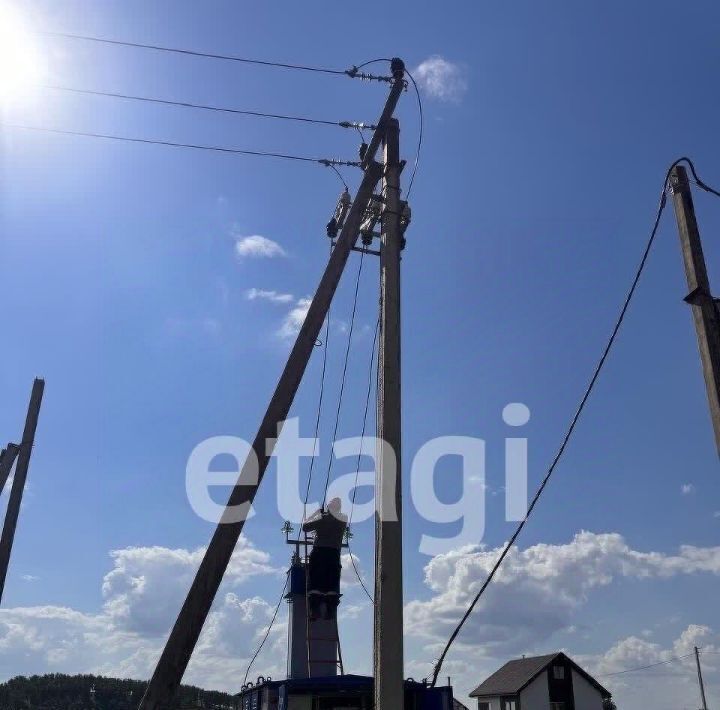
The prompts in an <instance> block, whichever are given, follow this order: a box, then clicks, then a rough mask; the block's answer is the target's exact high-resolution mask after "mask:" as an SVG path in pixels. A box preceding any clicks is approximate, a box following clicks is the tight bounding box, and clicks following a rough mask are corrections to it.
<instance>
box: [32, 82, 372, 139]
mask: <svg viewBox="0 0 720 710" xmlns="http://www.w3.org/2000/svg"><path fill="white" fill-rule="evenodd" d="M40 88H42V89H48V90H50V91H62V92H65V93H70V94H81V95H85V96H103V97H106V98H112V99H123V100H126V101H139V102H144V103H152V104H161V105H164V106H177V107H180V108H191V109H198V110H201V111H213V112H217V113H230V114H235V115H239V116H252V117H254V118H272V119H277V120H281V121H297V122H300V123H312V124H317V125H321V126H337V127H339V128H346V129H347V128H350V129H354V128H357V130H360V129H359V128H358V123H357V122H355V121H330V120H326V119H320V118H310V117H308V116H294V115H289V114H282V113H267V112H264V111H253V110H249V109H237V108H229V107H225V106H214V105H211V104H197V103H192V102H190V101H174V100H171V99H160V98H156V97H153V96H136V95H134V94H124V93H119V92H114V91H96V90H93V89H78V88H75V87H70V86H57V85H55V84H41V85H40ZM363 125H365V124H363Z"/></svg>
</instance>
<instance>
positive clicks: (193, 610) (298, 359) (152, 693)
mask: <svg viewBox="0 0 720 710" xmlns="http://www.w3.org/2000/svg"><path fill="white" fill-rule="evenodd" d="M403 88H404V81H403V78H402V76H400V77H399V78H396V79H395V80H394V81H393V83H392V86H391V88H390V93H389V95H388V98H387V101H386V103H385V107H384V109H383V112H382V114H381V116H380V119H379V120H378V123H377V126H378V127H377V129H376V130H375V133H374V135H373V137H372V139H371V141H370V145H369V146H368V149H367V151H366V153H365V157H364V158H363V164H362V167H363V170H364V175H363V179H362V182H361V183H360V187H359V188H358V191H357V194H356V196H355V200H354V201H353V204H352V206H351V208H350V212H349V213H348V216H347V219H346V221H345V224H344V226H343V228H342V230H341V232H340V235H339V237H338V240H337V243H336V245H335V249H334V250H333V253H332V255H331V257H330V261H329V262H328V265H327V267H326V269H325V273H324V274H323V276H322V278H321V279H320V284H319V286H318V288H317V291H316V292H315V296H314V297H313V300H312V303H311V304H310V308H309V309H308V313H307V316H305V322H304V323H303V325H302V327H301V328H300V332H299V333H298V336H297V340H296V341H295V345H294V346H293V349H292V351H291V353H290V357H289V358H288V361H287V364H286V365H285V369H284V370H283V372H282V375H281V376H280V380H279V382H278V385H277V387H276V389H275V392H274V394H273V396H272V399H271V400H270V404H269V406H268V408H267V411H266V412H265V416H264V417H263V420H262V423H261V424H260V428H259V430H258V433H257V435H256V437H255V440H254V442H253V450H254V454H255V456H250V457H249V458H248V459H247V460H246V461H245V464H244V465H243V467H242V470H241V472H240V477H239V479H238V482H237V484H236V485H235V487H234V488H233V490H232V492H231V494H230V498H229V500H228V504H227V505H228V508H236V507H238V506H241V505H243V504H245V505H248V504H250V503H252V501H253V500H254V498H255V494H256V493H257V489H258V487H259V485H260V482H261V481H262V478H263V475H264V473H265V469H266V468H267V465H268V462H269V460H270V455H271V454H272V451H273V448H274V445H275V440H276V438H279V436H280V428H281V427H282V424H283V422H284V421H285V419H286V418H287V415H288V413H289V411H290V406H291V405H292V402H293V399H294V398H295V393H296V392H297V389H298V387H299V385H300V381H301V379H302V376H303V374H304V372H305V368H306V367H307V364H308V361H309V360H310V355H311V354H312V351H313V348H314V347H315V343H316V342H317V337H318V335H319V333H320V328H321V327H322V324H323V321H324V320H325V317H326V315H327V312H328V309H329V307H330V302H331V301H332V298H333V295H334V294H335V290H336V288H337V285H338V282H339V281H340V277H341V276H342V272H343V269H344V267H345V263H346V262H347V260H348V257H349V255H350V252H351V250H352V248H353V247H354V246H355V243H356V242H357V239H358V236H359V231H360V224H361V221H362V218H363V215H364V213H365V209H366V208H367V206H368V204H369V201H370V198H371V197H372V195H373V191H374V190H375V186H376V185H377V183H378V181H379V179H380V175H381V167H380V165H378V164H377V163H376V162H375V154H376V153H377V149H378V147H379V145H380V142H381V140H382V138H383V136H384V132H385V128H386V126H387V125H388V122H389V120H390V119H391V117H392V115H393V112H394V110H395V106H396V105H397V102H398V99H399V98H400V94H401V92H402V91H403ZM255 460H256V461H257V466H256V465H255ZM244 522H245V521H244V520H241V521H237V522H223V521H222V520H221V521H220V523H219V524H218V526H217V528H216V529H215V533H214V534H213V537H212V539H211V540H210V544H209V545H208V548H207V551H206V552H205V556H204V557H203V560H202V562H201V563H200V569H199V570H198V572H197V574H196V575H195V579H194V580H193V583H192V586H191V587H190V591H189V592H188V595H187V598H186V599H185V603H184V604H183V606H182V609H181V610H180V614H179V616H178V618H177V621H176V622H175V625H174V626H173V629H172V631H171V632H170V637H169V638H168V641H167V643H166V645H165V649H164V650H163V652H162V655H161V656H160V660H159V662H158V665H157V667H156V669H155V672H154V673H153V676H152V678H151V679H150V683H149V685H148V687H147V690H146V691H145V695H144V696H143V699H142V700H141V702H140V706H139V708H140V710H161V709H162V710H165V708H166V707H168V706H169V705H170V703H171V702H172V701H173V698H174V697H175V695H176V693H177V690H178V687H179V686H180V682H181V680H182V677H183V674H184V673H185V669H186V668H187V665H188V663H189V661H190V657H191V655H192V652H193V649H194V648H195V644H196V643H197V640H198V638H199V636H200V632H201V631H202V627H203V624H204V623H205V619H206V618H207V615H208V613H209V611H210V607H211V605H212V602H213V599H214V598H215V594H216V593H217V590H218V588H219V586H220V583H221V582H222V578H223V576H224V574H225V570H226V569H227V566H228V563H229V562H230V557H231V556H232V553H233V550H234V549H235V545H236V543H237V541H238V538H239V537H240V533H241V532H242V530H243V526H244Z"/></svg>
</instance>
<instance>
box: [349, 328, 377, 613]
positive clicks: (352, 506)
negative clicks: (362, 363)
mask: <svg viewBox="0 0 720 710" xmlns="http://www.w3.org/2000/svg"><path fill="white" fill-rule="evenodd" d="M379 331H380V317H379V316H378V319H377V321H376V322H375V335H373V341H372V347H371V348H370V369H369V372H368V388H367V394H366V396H365V411H364V412H363V420H362V431H361V433H360V441H361V442H362V441H363V440H364V439H365V430H366V427H367V416H368V410H369V409H370V395H371V393H372V385H373V364H374V363H375V346H376V344H377V339H378V333H379ZM361 459H362V443H361V448H360V451H359V452H358V457H357V466H356V468H355V484H354V485H353V494H352V498H351V499H350V514H349V515H348V528H349V527H350V524H351V523H352V517H353V511H354V510H355V497H356V496H357V485H358V476H359V475H360V460H361ZM348 553H349V554H350V562H352V566H353V569H354V570H355V575H356V576H357V579H358V582H360V586H361V587H362V588H363V591H364V592H365V594H367V597H368V599H369V600H370V603H371V604H375V600H374V599H373V596H372V594H370V592H369V591H368V589H367V587H366V586H365V582H363V579H362V577H361V576H360V570H358V568H357V565H356V564H355V557H354V556H353V553H352V550H351V549H350V539H349V538H348Z"/></svg>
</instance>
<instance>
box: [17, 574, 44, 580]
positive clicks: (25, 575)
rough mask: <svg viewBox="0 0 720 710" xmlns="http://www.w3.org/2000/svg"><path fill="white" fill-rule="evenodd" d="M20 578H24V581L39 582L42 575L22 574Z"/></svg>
mask: <svg viewBox="0 0 720 710" xmlns="http://www.w3.org/2000/svg"><path fill="white" fill-rule="evenodd" d="M20 579H22V581H23V582H37V581H39V580H40V577H37V576H36V575H34V574H21V575H20Z"/></svg>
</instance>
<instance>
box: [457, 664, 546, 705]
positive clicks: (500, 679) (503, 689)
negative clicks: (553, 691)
mask: <svg viewBox="0 0 720 710" xmlns="http://www.w3.org/2000/svg"><path fill="white" fill-rule="evenodd" d="M559 655H560V654H559V653H551V654H550V655H547V656H532V657H531V658H518V659H516V660H514V661H508V662H507V663H506V664H505V665H504V666H503V667H502V668H500V669H499V670H497V671H495V672H494V673H493V674H492V675H491V676H490V677H489V678H488V679H487V680H485V681H483V682H482V683H480V685H478V687H477V688H475V690H473V692H472V693H470V697H471V698H475V697H478V696H483V695H484V696H495V695H515V694H516V693H519V692H520V691H521V690H522V689H523V688H524V687H525V686H526V685H527V684H528V683H529V682H530V681H531V680H532V679H533V678H534V677H535V676H536V675H537V674H538V673H539V672H540V671H541V670H543V668H546V667H547V665H548V664H549V663H551V662H552V660H553V659H554V658H555V657H556V656H559Z"/></svg>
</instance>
